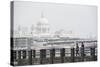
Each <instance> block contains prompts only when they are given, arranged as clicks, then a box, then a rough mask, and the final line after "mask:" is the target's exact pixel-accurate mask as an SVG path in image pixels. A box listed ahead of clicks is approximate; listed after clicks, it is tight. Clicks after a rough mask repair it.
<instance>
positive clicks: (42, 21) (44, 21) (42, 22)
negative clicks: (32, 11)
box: [38, 17, 48, 24]
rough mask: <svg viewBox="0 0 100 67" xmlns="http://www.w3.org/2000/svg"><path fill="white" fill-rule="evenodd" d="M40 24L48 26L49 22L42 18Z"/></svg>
mask: <svg viewBox="0 0 100 67" xmlns="http://www.w3.org/2000/svg"><path fill="white" fill-rule="evenodd" d="M38 24H48V20H47V19H46V18H45V17H41V18H40V20H39V21H38Z"/></svg>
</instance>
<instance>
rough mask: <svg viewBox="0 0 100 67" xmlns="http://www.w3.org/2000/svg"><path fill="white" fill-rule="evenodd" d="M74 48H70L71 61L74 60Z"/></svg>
mask: <svg viewBox="0 0 100 67" xmlns="http://www.w3.org/2000/svg"><path fill="white" fill-rule="evenodd" d="M74 51H75V49H74V48H71V61H72V62H74V61H75V52H74Z"/></svg>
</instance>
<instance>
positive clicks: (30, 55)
mask: <svg viewBox="0 0 100 67" xmlns="http://www.w3.org/2000/svg"><path fill="white" fill-rule="evenodd" d="M28 60H29V64H30V65H32V50H29V51H28Z"/></svg>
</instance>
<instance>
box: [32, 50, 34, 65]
mask: <svg viewBox="0 0 100 67" xmlns="http://www.w3.org/2000/svg"><path fill="white" fill-rule="evenodd" d="M32 57H33V58H32V60H33V63H34V62H35V50H32Z"/></svg>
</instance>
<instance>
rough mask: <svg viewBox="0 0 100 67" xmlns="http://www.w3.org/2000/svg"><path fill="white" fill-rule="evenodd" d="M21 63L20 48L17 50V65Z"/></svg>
mask: <svg viewBox="0 0 100 67" xmlns="http://www.w3.org/2000/svg"><path fill="white" fill-rule="evenodd" d="M20 64H21V50H19V51H18V65H20Z"/></svg>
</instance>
